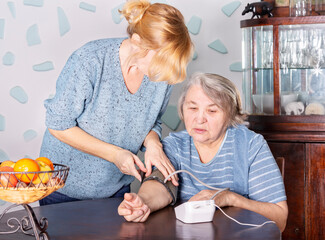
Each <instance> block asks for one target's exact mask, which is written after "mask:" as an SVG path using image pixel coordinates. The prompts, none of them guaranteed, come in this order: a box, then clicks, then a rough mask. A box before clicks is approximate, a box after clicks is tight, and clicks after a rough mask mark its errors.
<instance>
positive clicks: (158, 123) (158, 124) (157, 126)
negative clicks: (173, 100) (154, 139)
mask: <svg viewBox="0 0 325 240" xmlns="http://www.w3.org/2000/svg"><path fill="white" fill-rule="evenodd" d="M171 92H172V85H168V90H167V91H166V96H165V99H164V102H163V104H162V106H161V110H160V113H159V115H158V117H157V120H156V122H155V124H154V126H153V127H152V129H151V130H153V131H155V132H156V133H157V134H158V136H159V138H161V130H162V128H161V117H162V115H164V113H165V111H166V108H167V105H168V102H169V99H170V95H171Z"/></svg>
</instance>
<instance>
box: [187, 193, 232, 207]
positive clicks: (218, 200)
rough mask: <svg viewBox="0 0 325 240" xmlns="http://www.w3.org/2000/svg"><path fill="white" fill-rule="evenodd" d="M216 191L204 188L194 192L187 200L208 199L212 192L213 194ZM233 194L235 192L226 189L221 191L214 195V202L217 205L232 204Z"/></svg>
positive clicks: (226, 205) (225, 205)
mask: <svg viewBox="0 0 325 240" xmlns="http://www.w3.org/2000/svg"><path fill="white" fill-rule="evenodd" d="M216 192H217V191H216V190H210V189H205V190H202V191H201V192H199V193H197V194H195V195H194V196H193V197H191V198H190V200H189V201H201V200H210V199H211V197H212V196H213V194H215V193H216ZM233 194H235V193H233V192H231V191H228V190H225V191H222V192H220V193H219V194H217V196H215V197H214V202H215V204H216V205H218V206H219V207H228V206H233V204H232V199H233V198H232V197H233Z"/></svg>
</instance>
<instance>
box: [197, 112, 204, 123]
mask: <svg viewBox="0 0 325 240" xmlns="http://www.w3.org/2000/svg"><path fill="white" fill-rule="evenodd" d="M196 121H197V122H198V123H204V122H205V121H206V117H205V113H204V111H198V112H197V115H196Z"/></svg>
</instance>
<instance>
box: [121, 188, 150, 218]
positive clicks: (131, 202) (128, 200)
mask: <svg viewBox="0 0 325 240" xmlns="http://www.w3.org/2000/svg"><path fill="white" fill-rule="evenodd" d="M117 211H118V214H119V215H120V216H123V217H124V218H125V220H127V221H129V222H144V221H146V220H147V218H148V216H149V214H150V209H149V207H148V206H147V205H146V204H145V203H144V202H143V200H142V199H141V198H140V197H139V196H138V195H137V194H135V193H126V194H124V200H123V202H121V204H120V205H119V207H118V209H117Z"/></svg>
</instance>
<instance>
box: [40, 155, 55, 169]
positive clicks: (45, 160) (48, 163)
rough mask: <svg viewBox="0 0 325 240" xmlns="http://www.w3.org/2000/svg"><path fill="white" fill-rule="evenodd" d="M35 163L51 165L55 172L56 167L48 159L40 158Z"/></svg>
mask: <svg viewBox="0 0 325 240" xmlns="http://www.w3.org/2000/svg"><path fill="white" fill-rule="evenodd" d="M35 161H36V162H37V161H42V162H43V163H45V164H47V165H49V166H50V167H51V169H52V170H54V166H53V163H52V161H51V160H50V159H48V158H47V157H39V158H36V159H35Z"/></svg>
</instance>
